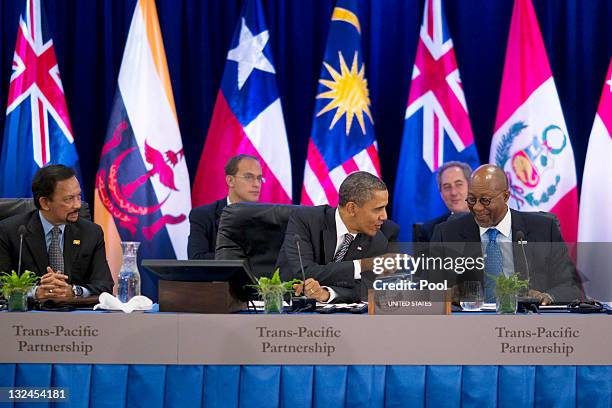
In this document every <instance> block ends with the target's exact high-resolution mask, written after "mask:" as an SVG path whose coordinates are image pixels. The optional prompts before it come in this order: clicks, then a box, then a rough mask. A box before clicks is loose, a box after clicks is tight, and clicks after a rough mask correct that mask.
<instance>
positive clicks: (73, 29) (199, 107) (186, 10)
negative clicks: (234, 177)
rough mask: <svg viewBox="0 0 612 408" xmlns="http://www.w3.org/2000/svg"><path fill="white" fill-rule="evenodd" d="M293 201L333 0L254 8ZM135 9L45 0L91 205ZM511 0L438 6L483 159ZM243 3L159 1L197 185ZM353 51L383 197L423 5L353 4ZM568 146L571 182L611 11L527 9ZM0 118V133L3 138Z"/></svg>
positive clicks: (0, 85) (547, 4) (594, 1)
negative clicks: (535, 23)
mask: <svg viewBox="0 0 612 408" xmlns="http://www.w3.org/2000/svg"><path fill="white" fill-rule="evenodd" d="M262 1H263V6H264V12H265V15H266V18H267V23H268V27H269V30H270V38H271V44H272V50H273V53H274V61H275V62H276V66H277V73H278V80H279V90H280V94H281V98H282V103H283V111H284V113H285V122H286V127H287V132H288V137H289V146H290V149H291V155H292V162H293V167H294V168H293V185H294V191H293V194H294V197H295V199H296V200H298V199H299V194H300V190H301V185H302V176H303V169H304V160H305V156H306V147H307V143H308V137H309V132H310V128H311V121H312V113H313V107H314V96H315V92H316V85H317V80H318V75H319V72H320V68H321V60H322V57H323V51H324V47H325V40H326V35H327V30H328V26H329V19H330V15H331V11H332V8H333V5H334V3H335V1H333V0H316V1H293V0H262ZM23 3H24V0H10V1H8V0H4V1H2V2H0V24H1V26H0V36H1V40H0V103H1V106H2V112H4V111H5V109H6V100H7V92H8V85H9V78H10V75H11V65H12V58H13V52H14V48H15V37H16V33H17V25H18V21H19V14H20V12H21V10H22V9H23ZM134 5H135V0H130V1H125V0H98V1H80V0H44V3H43V6H44V9H45V12H46V14H47V19H48V22H49V25H50V30H51V34H52V36H53V39H54V43H55V47H56V53H57V58H58V62H59V65H60V72H61V76H62V80H63V85H64V91H65V93H66V98H67V102H68V109H69V111H70V118H71V121H72V126H73V129H74V133H75V138H76V145H77V150H78V152H79V156H80V159H81V170H82V173H83V180H82V184H83V190H84V192H85V195H86V197H85V198H86V199H87V200H88V201H89V202H92V201H93V200H92V195H93V187H94V176H95V172H96V171H97V168H98V159H99V155H100V149H101V146H102V143H103V140H104V135H105V131H106V126H107V121H108V118H109V115H110V109H111V104H112V99H113V96H114V93H115V89H116V78H117V73H118V71H119V66H120V63H121V57H122V53H123V47H124V46H125V40H126V38H127V33H128V29H129V24H130V21H131V16H132V12H133V9H134ZM512 5H513V0H498V1H490V0H470V1H459V0H445V6H446V17H447V20H448V24H449V27H450V30H451V34H452V36H453V40H454V43H455V50H456V54H457V59H458V63H459V67H460V71H461V75H462V78H463V84H464V90H465V95H466V99H467V103H468V108H469V111H470V118H471V121H472V126H473V130H474V136H475V139H476V145H477V147H478V151H479V154H480V157H481V159H484V160H487V159H488V155H489V144H490V139H491V135H492V132H493V124H494V120H495V114H496V110H497V102H498V95H499V88H500V83H501V75H502V70H503V64H504V56H505V49H506V39H507V36H508V29H509V25H510V18H511V13H512ZM241 6H242V1H239V0H228V1H217V0H210V1H205V0H158V1H157V7H158V13H159V19H160V24H161V30H162V34H163V37H164V43H165V47H166V55H167V59H168V65H169V69H170V76H171V79H172V85H173V89H174V96H175V100H176V107H177V110H178V119H179V125H180V129H181V133H182V137H183V144H184V146H185V152H186V160H187V165H188V167H189V172H190V174H191V179H192V181H193V177H194V175H195V169H196V167H197V163H198V160H199V158H200V153H201V151H202V147H203V146H204V139H205V137H206V131H207V129H208V125H209V122H210V118H211V115H212V109H213V105H214V101H215V97H216V93H217V90H218V88H219V82H220V80H221V74H222V71H223V67H224V64H225V57H226V54H227V51H228V46H229V43H230V40H231V37H232V33H233V30H234V27H235V24H236V22H237V19H238V16H239V13H240V8H241ZM360 6H361V7H363V8H364V11H365V13H364V14H363V15H364V16H366V18H365V19H364V21H362V22H361V23H362V26H363V30H362V32H363V49H364V54H365V61H366V71H367V76H368V80H369V85H370V92H371V98H372V105H373V114H374V121H375V126H376V133H377V138H378V141H379V148H380V156H381V165H382V172H383V178H384V179H385V180H386V181H387V182H388V184H389V187H390V188H391V189H393V179H394V176H395V171H396V165H397V162H398V154H399V150H400V149H399V147H400V143H401V135H402V128H403V118H404V111H405V107H406V101H407V97H408V89H409V86H410V75H411V72H412V64H413V62H414V54H415V50H416V45H417V37H418V32H419V25H420V22H421V16H422V11H423V0H384V1H383V0H379V1H378V0H371V1H365V0H362V1H361V2H360ZM534 6H535V10H536V14H537V16H538V20H539V22H540V26H541V29H542V34H543V37H544V42H545V44H546V49H547V52H548V56H549V58H550V62H551V67H552V72H553V74H554V76H555V80H556V84H557V88H558V90H559V95H560V98H561V105H562V107H563V112H564V114H565V119H566V122H567V126H568V129H569V132H570V136H571V138H572V142H573V145H574V152H575V155H576V165H577V171H578V177H579V182H580V180H581V175H582V168H583V165H584V157H585V154H586V148H587V143H588V136H589V133H590V130H591V126H592V123H593V118H594V115H595V111H596V108H597V103H598V100H599V95H600V93H601V89H602V86H603V83H604V75H605V73H606V69H607V65H608V62H609V60H610V56H611V55H612V25H611V24H610V21H612V2H610V1H609V0H589V1H583V0H534ZM4 119H5V116H4V114H1V115H0V129H3V128H4ZM0 143H1V142H0Z"/></svg>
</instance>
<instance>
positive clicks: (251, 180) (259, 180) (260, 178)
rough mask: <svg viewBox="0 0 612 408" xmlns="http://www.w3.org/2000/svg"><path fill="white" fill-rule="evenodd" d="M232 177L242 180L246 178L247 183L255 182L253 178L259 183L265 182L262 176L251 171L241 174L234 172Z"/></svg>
mask: <svg viewBox="0 0 612 408" xmlns="http://www.w3.org/2000/svg"><path fill="white" fill-rule="evenodd" d="M234 177H239V178H241V179H243V180H246V181H247V182H249V183H253V182H255V180H257V181H258V182H259V183H260V184H265V183H266V179H265V177H264V176H256V175H254V174H251V173H247V174H245V175H242V174H234Z"/></svg>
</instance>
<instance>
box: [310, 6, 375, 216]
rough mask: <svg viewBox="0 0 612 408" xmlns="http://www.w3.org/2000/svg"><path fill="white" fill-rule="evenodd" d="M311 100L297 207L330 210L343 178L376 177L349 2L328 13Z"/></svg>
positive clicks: (354, 14) (355, 17) (355, 19)
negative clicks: (312, 106)
mask: <svg viewBox="0 0 612 408" xmlns="http://www.w3.org/2000/svg"><path fill="white" fill-rule="evenodd" d="M316 98H317V99H316V103H315V113H314V119H313V123H312V131H311V138H310V142H309V143H308V154H307V158H306V167H305V170H304V185H303V187H302V204H307V205H320V204H329V205H332V206H335V205H337V204H338V189H339V188H340V184H342V182H343V181H344V179H345V178H346V176H347V175H348V174H350V173H352V172H355V171H358V170H362V171H367V172H370V173H372V174H375V175H377V176H380V163H379V161H378V147H377V144H376V138H375V136H374V122H373V120H372V112H371V108H370V107H371V102H370V93H369V90H368V81H367V79H366V74H365V63H364V62H363V53H362V52H361V23H360V19H359V13H358V10H357V2H356V1H354V0H339V1H338V3H337V4H336V7H335V8H334V10H333V13H332V17H331V25H330V28H329V34H328V37H327V47H326V49H325V57H324V59H323V66H322V67H321V77H320V79H319V87H318V90H317V97H316Z"/></svg>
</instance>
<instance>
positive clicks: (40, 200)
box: [38, 197, 49, 211]
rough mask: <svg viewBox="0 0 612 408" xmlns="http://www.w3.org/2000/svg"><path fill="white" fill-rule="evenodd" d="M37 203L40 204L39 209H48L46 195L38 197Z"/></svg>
mask: <svg viewBox="0 0 612 408" xmlns="http://www.w3.org/2000/svg"><path fill="white" fill-rule="evenodd" d="M38 204H40V209H41V210H45V211H48V210H49V199H48V198H47V197H39V198H38Z"/></svg>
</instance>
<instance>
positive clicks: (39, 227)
mask: <svg viewBox="0 0 612 408" xmlns="http://www.w3.org/2000/svg"><path fill="white" fill-rule="evenodd" d="M32 193H33V195H34V205H35V206H36V210H33V211H31V212H29V213H24V214H17V215H14V216H12V217H10V218H7V219H5V220H3V221H1V222H0V271H2V272H10V271H11V270H15V271H17V268H18V262H19V242H20V234H19V229H20V228H19V227H20V226H22V225H23V226H25V234H24V235H23V250H22V261H21V271H22V272H23V271H25V270H29V271H32V272H34V273H35V274H37V275H38V276H40V277H41V279H40V282H39V284H38V285H37V286H36V288H35V290H33V291H32V293H30V296H33V297H35V298H36V299H41V300H43V299H70V298H74V297H84V296H89V295H98V294H100V293H102V292H109V293H112V291H113V278H112V276H111V273H110V269H109V267H108V263H107V261H106V252H105V249H104V232H103V231H102V228H100V226H99V225H97V224H94V223H93V222H91V221H88V220H85V219H82V218H80V217H79V211H80V209H81V186H80V184H79V181H78V180H77V178H76V175H75V173H74V170H72V169H71V168H69V167H66V166H64V165H61V164H53V165H49V166H46V167H43V168H41V169H39V170H38V171H37V172H36V174H35V175H34V178H33V180H32Z"/></svg>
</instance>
